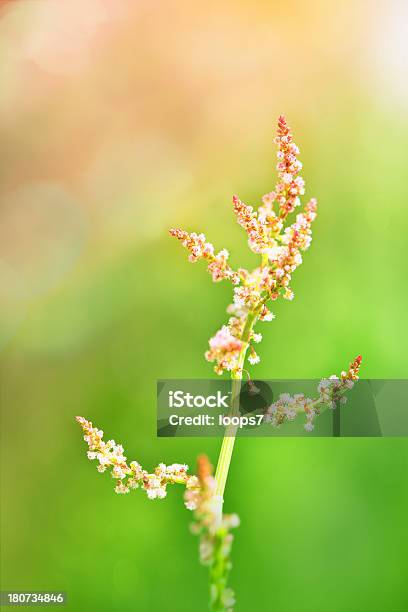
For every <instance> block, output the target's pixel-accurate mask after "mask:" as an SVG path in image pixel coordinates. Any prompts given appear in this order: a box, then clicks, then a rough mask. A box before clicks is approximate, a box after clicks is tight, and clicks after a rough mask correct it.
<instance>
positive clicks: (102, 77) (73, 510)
mask: <svg viewBox="0 0 408 612" xmlns="http://www.w3.org/2000/svg"><path fill="white" fill-rule="evenodd" d="M407 18H408V15H407V4H406V3H405V2H399V1H398V0H394V1H391V2H390V1H387V2H386V1H385V0H377V1H375V2H374V1H371V2H369V1H368V2H366V1H360V0H357V1H350V0H346V1H345V2H342V3H331V2H326V1H323V0H320V1H319V0H312V1H309V2H307V3H305V2H301V0H292V1H289V2H285V3H282V2H261V1H260V2H257V3H256V4H253V3H250V2H224V1H223V2H217V3H192V4H187V3H186V2H183V1H181V0H180V1H173V0H171V1H170V2H164V1H162V0H159V1H157V2H150V1H145V0H138V1H137V2H133V1H132V0H127V1H119V0H118V1H116V0H115V1H108V0H82V1H81V2H79V1H72V0H58V1H57V0H50V1H47V0H37V1H35V2H31V1H28V0H27V1H25V0H20V1H14V2H13V1H12V2H2V3H1V6H0V55H1V58H2V60H1V65H0V79H1V94H0V122H1V136H0V150H1V160H2V161H1V167H0V175H1V176H0V191H1V194H0V281H1V288H0V298H1V299H0V319H1V327H0V348H1V354H0V359H1V375H2V381H1V406H2V445H1V449H2V463H1V479H2V490H1V505H2V521H1V526H2V533H1V536H2V547H1V554H2V564H1V570H2V588H3V589H8V590H12V589H16V590H33V589H34V590H40V589H41V590H65V591H67V592H68V597H69V604H68V608H69V609H72V610H79V611H82V610H83V611H91V610H92V611H93V610H101V611H105V610H106V611H111V610H118V611H119V610H120V611H128V610H129V611H130V610H175V611H191V610H197V611H201V610H206V609H207V571H206V569H205V568H203V567H201V566H199V565H198V561H197V559H198V553H197V544H198V542H197V540H196V539H195V538H194V537H193V536H191V535H190V534H189V530H188V523H189V521H190V520H191V515H190V514H189V513H188V512H187V511H186V510H185V509H184V507H183V504H182V500H181V497H182V491H181V489H180V488H174V489H173V490H171V491H170V493H169V495H168V498H167V499H166V500H164V501H159V500H158V501H155V502H153V501H149V500H147V498H146V496H145V495H143V494H142V493H140V492H137V491H135V492H133V493H132V494H130V495H128V496H117V495H115V494H114V493H113V490H112V489H113V482H112V481H111V479H109V477H108V476H107V475H100V474H98V473H97V472H96V470H95V466H94V465H93V464H91V463H90V462H89V461H88V460H87V459H86V456H85V450H86V449H85V443H84V442H83V440H82V436H81V434H80V431H79V428H78V426H77V425H76V423H75V422H74V416H75V415H77V414H81V415H83V416H86V417H87V418H90V419H92V420H93V421H94V422H95V423H96V424H98V426H99V427H101V428H102V429H104V431H105V432H106V434H107V436H108V437H113V438H115V439H116V440H117V441H120V442H122V443H123V445H124V447H125V450H126V451H127V452H126V455H127V456H128V457H129V458H130V459H137V460H138V461H140V462H141V463H142V464H143V465H144V466H145V467H146V468H148V469H151V468H153V467H154V466H155V465H156V464H157V463H158V462H159V461H165V462H167V463H171V462H174V461H176V462H187V463H189V464H190V465H191V466H194V464H195V458H196V456H197V454H198V453H199V452H207V453H208V454H209V456H210V457H211V459H212V461H213V462H214V463H215V462H216V458H217V452H218V449H219V446H220V441H219V440H206V439H202V440H199V439H192V440H188V439H177V440H175V439H167V440H166V439H159V440H158V439H156V436H155V381H156V379H157V378H171V377H174V378H179V377H186V378H187V377H208V376H211V375H212V370H211V365H210V364H207V363H206V362H205V361H204V359H203V353H204V351H205V350H206V347H207V340H208V338H209V337H210V335H212V334H213V333H214V332H215V330H216V329H218V327H219V326H220V325H221V324H222V323H223V322H224V321H225V320H226V314H225V307H226V305H227V304H228V303H229V301H230V299H231V287H230V286H229V285H228V283H224V284H217V285H213V284H212V283H211V279H210V277H209V275H208V274H207V273H206V272H205V269H204V267H203V266H201V265H200V264H197V265H196V266H192V265H189V264H188V263H187V261H186V254H185V252H184V251H183V250H182V248H181V246H180V245H179V244H176V242H175V241H174V240H171V239H170V238H169V237H168V235H167V230H168V228H169V227H171V226H181V227H183V228H185V229H188V230H190V231H192V230H199V231H203V232H205V234H206V235H207V237H208V238H209V239H210V240H211V241H212V242H214V244H215V245H216V247H219V248H222V247H226V248H228V249H229V250H230V252H231V261H232V263H233V264H234V265H236V264H238V265H252V264H254V263H255V258H254V256H253V255H251V254H250V253H249V251H248V249H247V247H246V240H245V237H244V233H243V231H242V230H241V228H239V227H238V226H237V225H236V224H235V223H234V219H233V214H232V211H231V196H232V194H233V193H237V194H239V196H240V197H241V198H242V199H243V200H244V201H246V202H248V203H252V204H257V203H259V201H260V197H261V196H262V194H263V193H265V192H267V191H270V190H271V188H272V187H273V185H274V181H275V172H274V165H275V149H274V145H273V136H274V130H275V122H276V118H277V116H278V114H279V113H281V112H284V113H285V114H286V115H287V117H288V121H289V123H290V125H291V126H292V127H293V130H294V133H295V140H296V142H297V143H298V144H299V146H300V148H301V160H302V161H303V163H304V173H303V175H304V177H305V179H306V182H307V195H308V196H313V195H314V196H316V197H317V198H318V200H319V204H320V210H319V217H318V219H317V221H316V223H315V228H314V241H313V245H312V248H311V250H310V251H309V252H308V253H307V254H306V255H305V258H304V260H305V261H304V265H303V266H302V267H301V268H300V269H299V270H298V271H297V272H296V276H295V277H294V283H293V287H294V290H295V294H296V295H295V300H294V301H293V303H287V302H283V303H277V304H276V308H275V309H274V310H275V313H276V315H277V318H276V320H275V321H274V322H273V323H270V324H263V325H262V330H261V331H262V332H263V334H264V341H263V343H262V344H261V345H260V355H261V359H262V361H261V364H260V365H259V366H257V368H256V370H255V369H254V373H255V375H256V376H259V377H265V378H273V377H282V378H283V377H289V378H294V377H304V378H305V377H319V376H325V375H329V374H332V373H334V372H338V371H339V370H341V369H343V368H344V367H345V366H347V364H348V363H349V361H350V359H351V358H353V357H354V356H355V355H357V354H358V353H361V354H362V355H363V357H364V362H363V366H364V368H363V376H364V377H379V378H386V377H390V378H399V377H406V376H407V358H406V345H407V331H406V330H407V306H406V304H407V299H408V289H407V283H406V280H407V254H406V253H407V238H406V237H407V226H408V209H407V196H406V167H407V150H408V116H407V101H408V84H407V79H406V71H407V54H408V44H407V36H406V31H405V26H404V23H405V24H406V22H407ZM407 468H408V443H407V440H405V439H289V438H288V439H245V440H240V441H238V443H237V445H236V450H235V454H234V459H233V464H232V468H231V472H230V477H229V482H228V489H227V494H226V510H227V511H236V512H238V513H239V515H240V516H241V519H242V526H241V528H240V529H239V530H237V532H236V540H235V544H234V550H233V559H234V568H233V572H232V584H233V586H234V587H235V589H236V593H237V598H238V604H237V610H243V611H248V612H249V611H250V612H252V611H254V610H256V611H258V610H260V611H262V610H276V611H279V612H286V611H290V612H292V611H293V612H303V611H308V612H309V611H313V612H314V611H320V610H325V611H327V610H330V611H332V610H333V611H345V610H347V611H348V610H350V611H353V612H354V611H355V612H363V611H364V612H402V611H406V610H408V584H407V547H408V536H407V516H408V493H407V484H408V483H407V475H408V474H407V472H408V470H407Z"/></svg>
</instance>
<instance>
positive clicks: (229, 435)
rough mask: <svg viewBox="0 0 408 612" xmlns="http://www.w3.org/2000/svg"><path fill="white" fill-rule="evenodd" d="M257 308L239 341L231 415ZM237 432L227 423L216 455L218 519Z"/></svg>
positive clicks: (239, 390) (236, 408) (237, 404)
mask: <svg viewBox="0 0 408 612" xmlns="http://www.w3.org/2000/svg"><path fill="white" fill-rule="evenodd" d="M258 314H259V310H255V311H251V312H249V313H248V315H247V318H246V321H245V326H244V330H243V332H242V336H241V341H242V348H241V352H240V354H239V357H238V366H237V370H236V372H234V373H233V374H232V397H231V415H234V414H237V413H238V411H239V395H240V392H241V381H242V370H243V367H244V363H245V356H246V352H247V350H248V346H249V339H250V336H251V332H252V328H253V326H254V325H255V323H256V319H257V317H258ZM236 434H237V427H236V426H235V425H229V426H228V427H227V428H226V430H225V434H224V438H223V441H222V445H221V450H220V455H219V457H218V464H217V469H216V472H215V481H216V489H215V495H216V497H217V498H218V500H219V515H220V520H221V518H222V507H223V503H224V491H225V485H226V482H227V478H228V471H229V466H230V463H231V457H232V451H233V450H234V443H235V437H236Z"/></svg>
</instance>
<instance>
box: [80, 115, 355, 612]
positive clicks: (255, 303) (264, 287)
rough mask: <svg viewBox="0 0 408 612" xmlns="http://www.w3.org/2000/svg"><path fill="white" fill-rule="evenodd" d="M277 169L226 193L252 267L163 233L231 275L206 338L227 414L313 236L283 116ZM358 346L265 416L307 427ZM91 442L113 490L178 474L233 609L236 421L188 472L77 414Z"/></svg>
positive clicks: (219, 605) (207, 557)
mask: <svg viewBox="0 0 408 612" xmlns="http://www.w3.org/2000/svg"><path fill="white" fill-rule="evenodd" d="M275 142H276V145H277V149H278V151H277V158H278V162H277V166H276V168H277V172H278V181H277V184H276V186H275V189H274V190H273V191H272V192H270V193H268V194H266V195H264V196H263V198H262V204H261V206H259V208H258V209H257V210H254V209H253V207H252V206H248V205H246V204H244V203H243V202H242V201H241V200H240V199H239V198H238V197H237V196H234V197H233V209H234V213H235V215H236V218H237V221H238V223H239V225H240V226H242V227H243V229H244V230H245V232H246V234H247V237H248V245H249V248H250V249H251V251H253V252H254V253H257V254H258V255H259V256H260V264H259V266H258V267H256V268H255V269H254V270H253V271H251V272H250V271H248V270H246V269H244V268H238V269H237V270H234V269H233V268H232V267H231V266H230V264H229V263H228V259H229V253H228V251H227V250H226V249H222V250H221V251H219V252H218V253H216V252H215V249H214V246H213V245H212V244H211V243H210V242H207V240H206V237H205V235H204V234H196V233H194V232H193V233H188V232H186V231H184V230H181V229H172V230H170V234H171V235H172V236H174V237H175V238H177V239H178V240H180V241H181V243H182V245H183V246H184V247H185V248H186V249H187V250H188V251H189V260H190V261H191V262H193V263H195V262H197V261H199V260H204V261H205V262H206V263H207V269H208V271H209V272H210V274H211V276H212V279H213V281H215V282H218V281H221V280H224V279H225V280H228V281H230V282H231V283H232V284H233V285H234V297H233V303H232V304H230V306H228V309H227V312H228V313H229V315H230V318H229V320H228V322H227V324H226V325H223V326H222V327H221V329H220V330H218V331H217V332H216V334H215V335H214V336H213V337H212V338H211V339H210V341H209V350H208V351H207V352H206V353H205V358H206V359H207V361H210V362H212V363H214V364H215V365H214V370H215V372H216V373H217V374H219V375H221V374H222V373H223V372H226V371H227V372H229V373H230V375H231V378H232V385H233V387H232V404H231V405H232V414H234V413H235V412H237V411H238V408H239V394H240V388H241V380H242V376H243V372H244V365H245V360H246V359H248V362H249V363H250V364H251V365H254V364H256V363H258V362H259V360H260V358H259V355H258V353H257V352H256V350H255V347H254V344H257V343H259V342H260V341H261V340H262V335H261V334H260V333H257V332H255V331H254V327H255V325H256V323H257V322H258V321H261V322H262V321H272V320H273V319H274V318H275V316H274V314H273V313H272V312H271V310H270V307H269V304H270V302H274V301H275V300H277V299H278V298H279V297H283V298H284V299H286V300H292V299H293V297H294V294H293V291H292V289H291V287H290V282H291V278H292V273H293V272H294V270H295V269H296V268H297V267H298V266H299V265H300V264H301V263H302V252H304V251H306V250H307V249H308V248H309V246H310V244H311V240H312V236H311V234H312V230H311V226H312V223H313V221H314V220H315V218H316V214H317V213H316V210H317V203H316V200H315V199H311V200H309V201H308V202H307V203H306V205H305V206H304V208H303V210H302V211H301V212H299V213H298V214H297V215H296V218H295V220H294V221H293V222H292V223H289V221H288V219H289V216H290V215H291V213H293V212H294V211H295V209H297V208H298V207H300V206H301V201H300V197H301V196H303V195H304V192H305V182H304V180H303V178H302V177H301V176H300V171H301V169H302V164H301V162H300V161H299V159H298V155H299V149H298V147H297V145H296V144H295V143H294V141H293V137H292V134H291V131H290V129H289V127H288V125H287V122H286V119H285V117H283V116H280V117H279V120H278V127H277V135H276V138H275ZM360 364H361V356H358V357H356V359H354V361H353V362H352V363H351V364H350V366H349V368H348V370H347V371H343V372H341V374H340V377H337V376H331V377H330V378H328V379H323V380H322V381H321V382H320V383H319V385H318V389H317V390H318V395H317V397H316V398H315V399H311V398H307V397H305V396H304V395H303V394H298V395H294V396H290V395H288V394H281V395H280V397H279V399H278V400H277V401H276V402H275V403H273V404H272V405H271V406H269V407H268V408H267V410H266V412H265V415H264V421H265V422H266V423H270V424H271V425H272V426H274V427H279V426H280V425H282V424H283V423H284V422H285V421H288V420H293V419H294V418H296V416H297V415H298V414H299V413H300V412H302V413H304V414H305V416H306V422H305V425H304V427H305V430H306V431H311V430H312V429H313V420H314V418H315V417H316V416H318V415H319V414H320V413H321V412H322V410H324V409H325V408H327V407H328V408H332V409H333V408H335V407H336V405H337V404H338V403H342V402H344V401H345V400H346V398H345V395H344V394H345V392H346V391H347V390H348V389H350V388H351V387H352V386H353V384H354V380H356V379H357V378H358V373H359V367H360ZM77 421H78V422H79V424H80V425H81V427H82V429H83V432H84V434H85V435H84V439H85V441H86V442H87V443H88V446H89V451H88V458H89V459H91V460H97V461H98V468H97V469H98V471H99V472H105V471H106V470H107V469H110V471H111V475H112V477H113V478H114V479H115V482H116V486H115V491H116V493H123V494H124V493H128V492H129V491H130V489H136V488H141V489H143V490H145V492H146V494H147V496H148V497H149V499H156V498H164V497H165V496H166V490H167V486H168V485H169V484H182V485H184V486H185V488H186V490H185V493H184V499H185V505H186V507H187V509H188V510H192V511H193V512H194V516H195V522H194V523H193V526H192V530H193V532H194V533H196V534H198V535H200V558H201V561H202V562H203V563H204V564H207V565H208V566H209V571H210V603H211V609H212V610H217V611H221V610H230V609H232V607H233V605H234V593H233V591H232V589H230V588H229V587H228V586H227V579H228V573H229V570H230V567H231V563H230V559H229V554H230V549H231V543H232V535H231V529H232V528H234V527H237V526H238V525H239V519H238V517H237V515H235V514H232V515H226V514H224V513H223V500H224V491H225V485H226V480H227V476H228V470H229V465H230V462H231V457H232V452H233V447H234V442H235V436H236V431H237V428H236V426H234V425H230V426H228V427H227V429H226V431H225V436H224V439H223V442H222V445H221V451H220V455H219V459H218V464H217V469H216V473H215V475H213V471H212V466H211V465H210V462H209V460H208V459H207V457H206V456H204V455H201V456H200V457H199V458H198V467H197V475H189V474H188V466H187V465H184V464H173V465H169V466H166V465H165V464H164V463H160V464H159V465H158V466H157V468H156V469H155V470H154V472H153V473H149V472H147V471H146V470H144V469H143V468H142V467H141V465H140V464H139V463H137V462H136V461H131V462H130V463H127V458H126V457H125V456H124V454H123V453H124V450H123V447H122V446H121V445H119V444H116V442H115V441H114V440H109V441H108V442H104V440H103V431H101V430H99V429H97V428H96V427H94V426H93V424H92V423H91V422H90V421H87V420H86V419H85V418H83V417H77Z"/></svg>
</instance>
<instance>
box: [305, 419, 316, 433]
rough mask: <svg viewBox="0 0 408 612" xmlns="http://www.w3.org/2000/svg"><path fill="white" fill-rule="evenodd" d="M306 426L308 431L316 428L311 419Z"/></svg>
mask: <svg viewBox="0 0 408 612" xmlns="http://www.w3.org/2000/svg"><path fill="white" fill-rule="evenodd" d="M304 427H305V429H306V431H313V429H314V425H313V423H312V422H311V421H308V422H307V423H305V426H304Z"/></svg>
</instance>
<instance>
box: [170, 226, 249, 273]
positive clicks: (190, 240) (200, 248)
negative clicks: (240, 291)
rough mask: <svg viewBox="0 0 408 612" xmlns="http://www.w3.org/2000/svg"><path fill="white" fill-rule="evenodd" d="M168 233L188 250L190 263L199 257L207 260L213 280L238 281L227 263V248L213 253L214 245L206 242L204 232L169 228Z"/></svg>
mask: <svg viewBox="0 0 408 612" xmlns="http://www.w3.org/2000/svg"><path fill="white" fill-rule="evenodd" d="M170 235H171V236H174V237H175V238H177V239H178V240H180V241H181V243H182V245H183V246H184V247H185V248H186V249H187V250H188V251H189V252H190V255H189V257H188V259H189V261H191V263H195V262H196V261H199V260H200V259H206V260H207V261H208V267H207V270H208V271H209V272H210V274H211V276H212V279H213V281H214V282H218V281H221V280H223V279H228V280H230V281H231V282H232V283H233V284H234V285H237V284H238V283H239V274H238V273H237V272H234V271H233V270H232V268H231V267H230V266H229V264H228V263H227V261H228V257H229V253H228V251H227V249H222V250H221V251H220V252H219V253H218V254H217V255H214V246H213V245H212V244H211V242H206V238H205V235H204V234H196V233H195V232H192V233H191V234H189V233H188V232H185V231H184V230H181V229H171V230H170Z"/></svg>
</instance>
